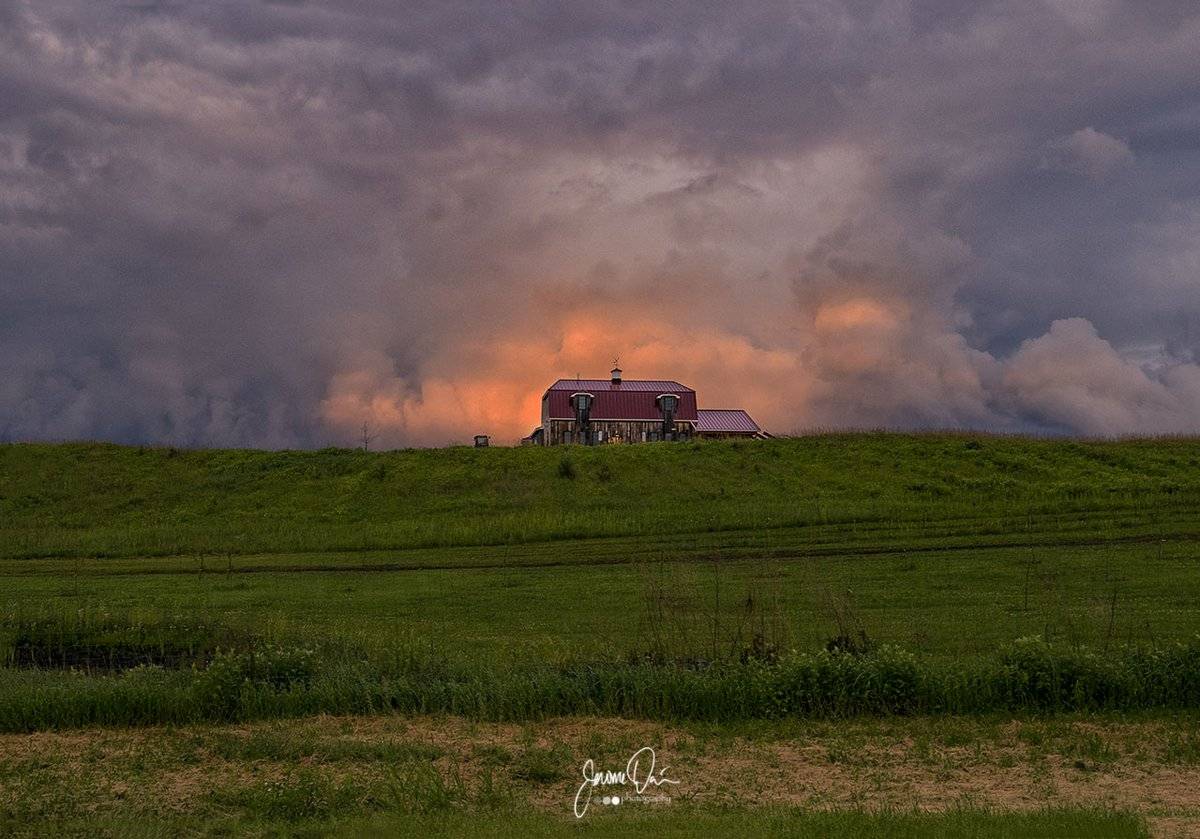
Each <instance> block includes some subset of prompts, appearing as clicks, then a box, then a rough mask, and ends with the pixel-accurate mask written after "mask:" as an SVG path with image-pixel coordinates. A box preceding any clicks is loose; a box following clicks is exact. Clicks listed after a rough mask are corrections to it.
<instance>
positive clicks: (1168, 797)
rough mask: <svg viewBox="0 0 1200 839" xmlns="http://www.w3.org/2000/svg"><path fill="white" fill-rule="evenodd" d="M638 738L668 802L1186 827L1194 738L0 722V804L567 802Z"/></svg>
mask: <svg viewBox="0 0 1200 839" xmlns="http://www.w3.org/2000/svg"><path fill="white" fill-rule="evenodd" d="M643 746H651V747H653V748H654V749H655V750H656V753H657V766H658V769H659V770H660V771H661V770H663V769H664V768H665V770H666V774H667V775H668V776H669V777H671V778H673V779H676V780H678V781H679V782H680V783H679V785H678V786H673V787H670V788H669V790H670V795H671V797H672V798H673V799H674V800H677V801H690V802H694V803H696V804H709V805H734V806H748V807H756V806H764V805H779V804H785V805H796V806H800V807H804V808H814V809H843V808H855V809H859V808H865V809H872V810H875V809H884V808H897V809H901V810H909V809H914V808H915V809H919V810H934V811H936V810H945V809H948V808H952V807H959V806H974V807H989V808H995V809H1000V810H1031V809H1038V808H1043V807H1047V806H1056V807H1063V806H1088V807H1097V806H1099V807H1111V808H1115V809H1121V810H1132V811H1135V812H1138V813H1141V814H1143V815H1145V816H1147V817H1149V818H1150V820H1151V824H1152V825H1153V826H1154V828H1155V831H1156V833H1160V834H1161V835H1170V836H1188V835H1197V836H1200V735H1198V734H1197V731H1196V721H1195V720H1194V719H1193V718H1183V717H1180V718H1172V717H1166V718H1152V719H1143V720H1132V721H1131V720H1113V719H1103V718H1102V719H1098V720H1092V719H1086V718H1071V719H1058V720H1036V719H1035V720H1021V721H996V720H990V721H989V720H972V719H965V718H946V719H934V718H929V719H917V720H904V719H892V720H862V721H848V722H842V723H779V724H769V725H758V726H753V727H748V728H745V729H722V728H704V727H694V726H675V725H665V724H660V723H654V722H646V721H635V720H625V719H613V718H564V719H557V720H551V721H547V722H541V723H532V724H495V723H478V722H473V721H468V720H464V719H461V718H455V717H427V718H406V717H319V718H311V719H303V720H284V721H272V722H264V723H254V724H248V725H241V726H197V727H189V728H182V729H169V728H158V729H139V730H88V731H77V732H64V733H37V734H28V735H3V736H0V780H2V781H3V783H0V807H3V808H8V809H9V811H10V812H21V811H23V808H24V809H28V810H29V811H30V812H31V813H39V812H40V813H43V814H45V813H49V812H52V810H53V807H54V806H57V805H55V804H54V802H55V801H57V800H58V799H57V798H56V795H59V794H60V793H61V792H62V790H64V789H66V788H67V787H69V788H70V789H71V790H72V793H71V796H70V797H71V798H72V800H73V801H74V803H73V804H71V805H70V806H72V807H75V808H81V809H82V810H83V811H90V812H101V811H103V812H110V813H111V812H117V811H121V810H124V809H126V808H131V809H130V810H129V811H130V812H147V813H152V812H163V811H169V812H175V813H196V812H203V811H204V809H205V808H206V807H210V806H211V801H212V793H213V791H214V790H230V789H237V788H239V787H244V786H246V785H253V784H263V783H269V782H271V781H272V780H279V779H287V778H289V777H291V776H292V775H294V773H295V772H297V771H298V770H301V771H307V772H310V773H316V774H318V775H319V776H321V777H322V778H324V779H326V780H328V781H329V782H330V783H347V782H353V783H356V784H363V785H366V786H369V785H370V784H371V783H372V782H373V781H378V780H379V779H383V778H386V777H387V775H388V773H390V772H392V771H393V769H394V766H395V764H396V763H397V761H398V760H403V759H414V758H413V756H415V759H417V760H424V762H426V763H428V762H430V761H432V763H433V764H434V765H435V766H436V767H437V769H438V770H439V772H440V773H443V774H446V775H456V776H458V777H461V778H462V779H463V780H464V781H465V782H466V783H468V784H472V783H476V782H478V781H479V779H480V778H482V777H483V776H484V775H489V776H491V777H492V778H494V779H496V780H499V781H500V782H502V783H503V784H505V785H506V786H508V787H510V788H511V789H512V790H513V791H514V792H515V794H516V795H517V796H518V797H519V798H520V799H522V800H524V801H526V802H529V803H531V804H533V805H535V806H537V807H539V808H541V809H543V810H545V811H547V812H559V813H563V814H564V816H567V815H569V813H570V807H571V801H572V798H573V796H574V793H575V790H576V789H577V788H578V786H579V783H580V782H581V780H582V775H581V770H582V765H583V761H584V760H586V759H588V758H591V759H592V760H594V761H595V766H596V768H597V769H599V770H608V769H611V770H614V771H620V770H622V769H624V768H625V762H626V761H627V760H628V758H629V756H630V755H631V754H632V753H633V752H634V751H636V750H637V749H639V748H641V747H643ZM406 755H407V756H408V757H407V758H406V757H405V756H406ZM531 767H532V768H531ZM39 801H40V802H41V804H39V803H38V802H39ZM39 808H40V809H39Z"/></svg>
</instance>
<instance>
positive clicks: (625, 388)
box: [542, 379, 696, 422]
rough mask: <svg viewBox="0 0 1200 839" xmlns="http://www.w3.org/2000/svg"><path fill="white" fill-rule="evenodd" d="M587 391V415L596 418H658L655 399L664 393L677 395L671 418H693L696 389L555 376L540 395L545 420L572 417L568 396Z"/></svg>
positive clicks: (676, 384) (668, 383) (662, 383)
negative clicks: (589, 405) (589, 404)
mask: <svg viewBox="0 0 1200 839" xmlns="http://www.w3.org/2000/svg"><path fill="white" fill-rule="evenodd" d="M575 393H590V394H592V395H593V396H594V397H596V401H595V402H594V403H593V404H592V410H591V417H592V419H596V420H661V419H662V411H661V410H659V407H658V402H657V399H658V397H659V396H660V395H662V394H664V393H673V394H675V395H676V396H678V397H679V409H678V410H677V411H676V412H675V419H676V420H679V421H680V422H695V421H696V391H694V390H692V389H691V388H690V387H686V386H684V385H681V384H680V383H679V382H673V381H653V380H639V379H624V380H622V381H621V383H620V384H613V383H612V381H611V380H610V379H559V380H558V381H557V382H555V383H554V384H552V385H550V387H549V388H548V389H547V390H546V395H545V396H543V397H542V399H543V401H545V402H547V403H548V405H547V411H546V419H575V409H574V408H572V407H571V395H572V394H575Z"/></svg>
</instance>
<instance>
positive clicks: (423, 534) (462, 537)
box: [0, 434, 1200, 564]
mask: <svg viewBox="0 0 1200 839" xmlns="http://www.w3.org/2000/svg"><path fill="white" fill-rule="evenodd" d="M564 463H568V464H570V470H571V471H572V472H573V474H575V476H576V477H575V478H573V479H567V478H564V477H562V473H563V464H564ZM1198 465H1200V442H1197V441H1195V440H1158V441H1155V440H1150V441H1124V442H1068V441H1048V440H1029V439H1021V438H1001V437H974V436H965V435H898V434H859V435H844V434H843V435H826V436H816V437H807V438H800V439H794V440H774V441H767V442H753V443H745V442H733V443H689V444H651V445H645V446H622V447H600V448H593V449H589V448H577V447H572V448H570V449H568V450H566V452H565V453H564V451H562V450H553V449H542V448H536V447H532V448H519V449H502V448H492V449H486V450H484V449H479V450H476V449H446V450H436V451H429V450H425V451H397V452H385V453H368V452H361V451H351V450H333V449H329V450H323V451H319V452H258V451H242V450H237V451H228V450H225V451H222V450H205V451H186V450H176V449H162V448H128V447H118V446H110V445H99V444H68V445H4V446H0V556H5V557H8V558H13V559H20V558H38V557H48V556H92V557H138V556H171V555H183V554H186V555H198V554H209V555H212V556H213V562H214V564H216V563H219V557H224V556H225V555H228V554H232V555H235V556H242V555H249V554H288V553H293V554H294V553H311V552H323V553H334V552H361V551H370V550H408V549H421V548H444V547H471V546H493V545H528V544H534V543H540V542H550V541H566V540H578V539H589V538H611V537H653V538H654V539H655V540H658V539H659V538H661V537H664V536H676V537H678V536H685V535H687V536H691V535H694V534H706V533H721V532H725V531H741V532H743V534H744V532H745V531H751V532H752V533H753V534H758V535H759V536H760V538H762V543H761V544H755V545H753V547H754V549H755V550H758V549H760V548H762V547H763V546H764V545H766V546H767V547H768V548H769V547H770V545H769V544H767V540H766V538H765V537H761V534H762V532H763V531H771V530H783V531H789V530H793V529H796V528H811V527H818V528H825V530H824V531H823V532H819V533H817V534H816V535H817V536H818V537H820V536H822V535H823V536H824V537H825V538H826V539H834V540H836V539H837V538H839V537H840V536H842V535H845V534H849V535H851V536H854V535H855V534H856V533H858V531H860V530H863V531H864V532H865V533H866V535H871V534H870V531H872V530H873V529H878V530H879V532H878V533H876V534H874V537H875V539H874V540H875V541H877V542H879V544H881V545H887V544H889V543H895V542H896V541H897V540H899V541H907V540H908V539H910V538H912V537H913V536H920V535H921V534H922V532H923V531H924V530H925V527H926V525H928V524H929V523H930V522H941V523H952V522H953V521H955V520H960V521H962V522H965V523H967V525H966V531H967V533H968V535H970V534H978V533H980V532H981V531H982V532H985V533H986V532H987V531H992V532H993V533H994V534H996V535H998V536H1000V537H1006V538H1015V537H1017V536H1022V535H1023V536H1024V537H1026V538H1027V537H1028V536H1029V535H1030V534H1031V533H1033V532H1035V531H1036V532H1042V531H1045V532H1048V533H1057V534H1059V535H1064V534H1067V535H1069V534H1070V533H1072V532H1074V533H1076V534H1077V535H1079V534H1081V533H1082V534H1090V536H1091V537H1092V538H1093V539H1095V538H1099V537H1104V536H1113V535H1118V534H1126V535H1131V536H1137V537H1141V538H1148V537H1153V536H1160V535H1161V536H1162V537H1169V536H1178V535H1180V534H1191V535H1192V536H1193V537H1194V536H1195V535H1196V522H1195V520H1194V518H1192V517H1191V516H1190V515H1189V513H1190V511H1192V510H1194V509H1195V506H1196V502H1197V500H1200V469H1197V466H1198ZM602 474H603V476H604V477H603V479H602V478H601V475H602ZM1029 517H1034V518H1033V519H1032V520H1031V519H1030V518H1029ZM1081 518H1082V519H1083V521H1081ZM1018 523H1022V524H1024V525H1025V526H1024V527H1021V526H1016V527H1014V524H1018ZM1080 524H1086V525H1087V526H1086V527H1085V528H1083V529H1082V530H1081V528H1080V527H1079V525H1080ZM784 537H785V542H790V543H793V544H794V545H795V544H803V543H804V542H805V541H806V539H807V534H794V533H786V534H784ZM687 541H688V540H687V539H685V540H684V542H685V543H686V542H687ZM712 544H713V541H712V540H701V542H700V544H699V547H700V548H701V549H703V548H704V547H705V546H706V545H712ZM687 547H688V545H687V544H685V545H684V546H683V548H684V549H686V548H687Z"/></svg>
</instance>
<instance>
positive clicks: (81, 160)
mask: <svg viewBox="0 0 1200 839" xmlns="http://www.w3.org/2000/svg"><path fill="white" fill-rule="evenodd" d="M1197 44H1200V9H1198V8H1197V5H1196V3H1195V2H1194V0H1179V1H1178V2H1173V1H1172V0H1136V1H1135V0H1129V1H1128V2H1125V1H1124V0H997V2H976V3H971V2H962V0H907V1H906V0H894V1H890V0H882V1H881V2H867V0H797V2H792V3H778V4H777V3H773V2H756V3H750V4H732V3H728V2H719V3H712V4H707V3H700V2H694V3H681V4H664V3H647V4H644V5H643V4H635V3H617V2H612V3H610V2H607V1H606V0H594V2H589V3H579V4H573V3H561V2H546V3H517V4H506V3H496V2H492V0H486V2H480V3H470V2H465V1H464V0H439V2H431V3H424V2H394V0H390V1H389V2H383V0H337V1H336V2H332V1H331V2H317V1H316V0H312V2H253V0H239V2H225V3H219V4H218V3H205V2H195V1H194V0H189V1H188V2H183V0H180V2H169V1H168V0H164V1H163V2H131V3H127V4H117V3H109V2H98V0H80V1H79V2H14V0H0V440H26V439H77V438H100V439H108V440H116V441H122V442H148V443H166V444H176V445H231V446H265V447H308V446H324V445H332V444H350V443H353V442H354V441H355V440H356V439H357V437H358V435H359V428H360V427H361V425H362V423H363V422H364V421H366V422H370V423H371V426H372V428H373V429H374V430H375V431H376V432H377V433H378V434H379V439H378V441H377V443H376V445H380V446H399V445H441V444H445V443H447V442H453V441H463V440H466V439H468V438H469V435H471V434H474V433H480V432H486V433H491V434H493V435H495V436H496V437H497V438H498V439H499V440H500V441H513V440H515V439H516V438H518V437H519V436H521V435H522V434H526V433H528V432H529V430H530V429H531V428H532V427H533V426H534V425H535V424H536V423H537V419H538V403H539V399H540V396H541V393H542V391H543V390H544V389H545V387H546V386H547V385H548V384H549V383H550V382H551V381H552V380H553V379H555V378H557V377H559V376H574V375H576V374H582V375H584V376H585V377H586V376H589V375H592V376H595V375H601V376H602V375H605V373H606V371H607V370H608V367H609V366H610V362H611V360H612V358H613V357H614V356H619V358H620V360H621V364H622V366H623V367H624V368H625V371H626V376H627V377H630V378H659V377H662V378H677V379H679V380H681V381H683V382H684V383H686V384H689V385H691V386H693V387H695V388H696V389H697V390H698V391H699V395H700V402H701V404H702V406H704V405H707V406H709V407H731V406H744V407H746V408H748V409H750V411H751V412H752V413H753V414H754V415H755V416H756V417H757V418H758V419H759V421H760V422H761V423H762V424H763V425H765V426H767V427H768V428H769V429H771V430H774V431H778V432H788V431H793V430H800V429H810V428H818V427H821V428H828V427H843V426H844V427H877V426H890V427H905V428H908V427H971V428H982V429H992V430H1001V431H1026V432H1035V433H1052V434H1061V433H1071V434H1086V435H1114V434H1128V433H1177V432H1193V433H1194V432H1200V48H1197Z"/></svg>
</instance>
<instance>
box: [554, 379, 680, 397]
mask: <svg viewBox="0 0 1200 839" xmlns="http://www.w3.org/2000/svg"><path fill="white" fill-rule="evenodd" d="M548 389H549V390H565V391H568V392H569V393H576V392H579V391H585V392H587V393H596V391H598V390H620V391H627V390H632V391H650V390H652V391H654V395H655V396H658V394H660V393H678V394H679V395H680V396H682V395H683V392H684V391H687V392H688V393H695V392H696V391H694V390H692V389H691V388H690V387H687V386H686V385H681V384H680V383H679V382H674V381H669V380H662V381H657V380H654V379H622V380H621V383H620V384H619V385H614V384H613V383H612V380H611V379H559V380H558V381H557V382H555V383H554V384H552V385H550V387H549V388H548ZM596 395H597V396H598V395H599V394H596Z"/></svg>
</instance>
